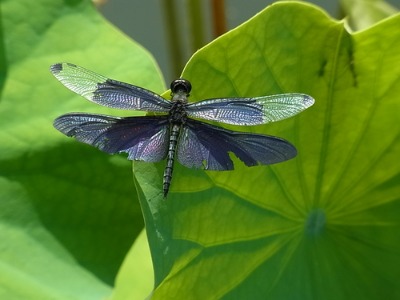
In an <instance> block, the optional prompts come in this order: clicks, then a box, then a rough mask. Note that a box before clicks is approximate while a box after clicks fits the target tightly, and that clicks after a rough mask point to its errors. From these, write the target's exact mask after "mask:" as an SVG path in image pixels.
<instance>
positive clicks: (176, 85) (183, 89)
mask: <svg viewBox="0 0 400 300" xmlns="http://www.w3.org/2000/svg"><path fill="white" fill-rule="evenodd" d="M191 90H192V85H191V84H190V82H189V81H187V80H186V79H183V78H179V79H176V80H174V81H172V82H171V92H172V95H175V94H181V95H183V96H189V93H190V91H191Z"/></svg>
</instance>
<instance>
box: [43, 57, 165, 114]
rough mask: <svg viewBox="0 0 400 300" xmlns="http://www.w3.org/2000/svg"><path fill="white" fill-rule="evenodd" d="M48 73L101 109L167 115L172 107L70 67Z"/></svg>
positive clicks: (59, 66)
mask: <svg viewBox="0 0 400 300" xmlns="http://www.w3.org/2000/svg"><path fill="white" fill-rule="evenodd" d="M50 71H51V73H53V75H54V76H55V77H56V78H57V79H58V80H59V81H60V82H61V83H62V84H63V85H65V86H66V87H67V88H69V89H70V90H71V91H73V92H75V93H77V94H79V95H81V96H83V97H85V98H86V99H88V100H89V101H92V102H94V103H97V104H100V105H103V106H107V107H112V108H119V109H132V110H147V111H152V112H168V111H169V109H170V107H171V101H167V100H165V99H164V98H163V97H161V96H159V95H157V94H155V93H153V92H151V91H149V90H146V89H144V88H141V87H138V86H135V85H131V84H128V83H124V82H119V81H116V80H113V79H109V78H107V77H104V76H102V75H100V74H97V73H95V72H92V71H89V70H87V69H85V68H82V67H79V66H77V65H74V64H71V63H58V64H54V65H52V66H51V67H50Z"/></svg>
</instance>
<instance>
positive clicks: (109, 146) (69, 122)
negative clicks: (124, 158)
mask: <svg viewBox="0 0 400 300" xmlns="http://www.w3.org/2000/svg"><path fill="white" fill-rule="evenodd" d="M54 127H55V128H56V129H57V130H59V131H61V132H62V133H64V134H65V135H67V136H71V137H75V138H76V139H77V140H78V141H80V142H83V143H86V144H89V145H92V146H95V147H97V148H99V149H100V150H102V151H104V152H107V153H110V154H114V153H119V152H125V153H128V159H130V160H143V161H147V162H157V161H160V160H162V159H164V158H165V156H166V154H167V145H168V120H167V118H166V117H164V116H159V117H150V116H146V117H128V118H118V117H111V116H106V115H93V114H83V113H71V114H66V115H62V116H60V117H58V118H57V119H55V121H54Z"/></svg>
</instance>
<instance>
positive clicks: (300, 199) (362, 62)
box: [135, 3, 400, 300]
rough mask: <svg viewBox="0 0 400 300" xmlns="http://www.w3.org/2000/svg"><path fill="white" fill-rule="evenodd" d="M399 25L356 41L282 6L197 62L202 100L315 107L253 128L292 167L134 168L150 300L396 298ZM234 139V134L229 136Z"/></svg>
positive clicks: (196, 86)
mask: <svg viewBox="0 0 400 300" xmlns="http://www.w3.org/2000/svg"><path fill="white" fill-rule="evenodd" d="M398 28H400V16H399V15H397V16H395V17H392V18H390V19H387V20H386V21H384V22H381V23H380V24H378V25H376V26H374V27H371V28H370V29H368V30H365V31H363V32H359V33H355V34H350V33H348V32H347V31H346V30H345V27H344V24H343V22H338V21H334V20H332V19H331V18H329V17H328V16H327V15H326V14H325V13H324V12H322V11H321V10H319V9H317V8H315V7H314V6H310V5H306V4H301V3H277V4H274V5H272V6H270V7H269V8H267V9H266V10H265V11H263V12H261V13H260V14H258V15H257V16H256V17H254V18H253V19H251V20H250V21H248V22H247V23H245V24H243V25H242V26H240V27H239V28H237V29H235V30H233V31H231V32H229V33H228V34H226V35H225V36H222V37H221V38H219V39H217V40H216V41H214V42H213V43H211V44H209V45H207V46H206V47H204V48H203V49H201V50H200V51H199V52H198V53H196V54H195V55H194V56H193V57H192V59H191V60H190V61H189V63H188V64H187V66H186V68H185V70H184V72H183V77H185V78H187V79H189V80H190V81H191V82H192V85H193V91H192V100H200V99H205V98H212V97H220V96H222V97H226V96H259V95H266V94H276V93H283V92H304V93H307V94H310V95H312V96H313V97H314V98H315V99H316V104H315V105H314V106H313V107H311V108H310V109H309V110H307V111H305V112H303V113H301V114H300V115H299V116H297V117H295V118H292V119H289V120H284V121H281V122H278V123H276V124H271V125H265V126H259V127H255V128H245V129H242V128H239V129H238V128H236V130H246V131H250V130H251V131H252V132H260V133H266V134H272V135H277V136H280V137H283V138H286V139H288V140H289V141H291V142H293V143H294V144H295V145H296V147H297V148H298V151H299V155H298V157H297V158H296V159H294V160H291V161H288V162H285V163H281V164H277V165H273V166H270V167H253V168H246V167H245V166H244V165H243V164H242V163H241V162H239V161H238V160H236V161H235V162H236V170H235V171H232V172H211V171H210V172H202V171H196V170H189V169H185V168H183V167H177V169H176V170H175V175H174V182H173V184H172V188H171V193H170V196H169V198H168V200H167V201H163V200H162V199H161V195H160V190H159V188H158V187H156V186H154V185H149V184H148V183H149V180H148V178H149V177H152V178H154V176H159V177H160V181H161V176H160V169H161V168H158V169H154V171H153V172H151V170H150V169H149V168H147V166H146V165H145V164H135V171H136V172H135V176H136V179H137V181H138V183H139V185H140V186H141V189H142V191H143V195H142V196H141V203H142V206H143V210H144V214H145V219H146V226H147V228H148V238H149V242H150V248H151V251H152V255H153V262H154V264H155V272H156V273H155V281H156V289H155V291H154V294H153V299H163V300H164V299H177V298H180V299H221V298H223V299H265V298H268V299H335V300H337V299H378V298H379V297H384V298H389V299H396V298H399V297H400V288H399V286H398V284H397V281H398V278H399V276H400V271H399V268H398V267H397V266H398V265H399V264H400V237H399V235H398V229H399V225H400V224H399V220H398V215H399V209H400V207H399V205H400V202H399V195H400V185H399V179H400V178H399V164H398V163H397V160H398V153H399V150H400V142H399V132H400V123H399V121H398V120H399V111H400V102H399V101H400V98H399V95H400V84H399V83H400V82H399V81H400V65H399V64H398V63H397V62H398V61H400V36H399V34H400V33H399V31H398ZM230 128H234V127H230Z"/></svg>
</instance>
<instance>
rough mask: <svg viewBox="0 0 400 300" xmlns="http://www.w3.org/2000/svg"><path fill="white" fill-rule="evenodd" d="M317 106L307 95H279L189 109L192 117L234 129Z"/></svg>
mask: <svg viewBox="0 0 400 300" xmlns="http://www.w3.org/2000/svg"><path fill="white" fill-rule="evenodd" d="M313 104H314V99H313V98H312V97H311V96H309V95H306V94H295V93H292V94H279V95H270V96H264V97H254V98H220V99H208V100H203V101H200V102H196V103H190V104H188V105H187V114H188V116H190V117H194V118H202V119H206V120H214V121H218V122H223V123H227V124H233V125H258V124H265V123H269V122H275V121H279V120H283V119H286V118H289V117H291V116H294V115H296V114H298V113H299V112H301V111H303V110H305V109H307V108H308V107H310V106H311V105H313Z"/></svg>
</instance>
